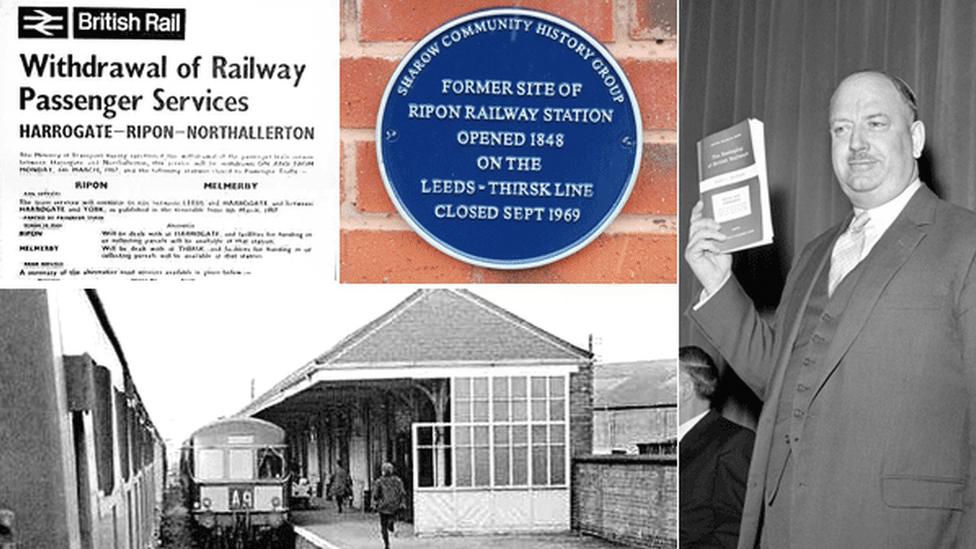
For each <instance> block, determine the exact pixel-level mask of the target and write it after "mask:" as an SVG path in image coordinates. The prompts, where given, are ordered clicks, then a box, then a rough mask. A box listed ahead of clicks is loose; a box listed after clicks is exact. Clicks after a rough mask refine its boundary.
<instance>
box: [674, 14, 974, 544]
mask: <svg viewBox="0 0 976 549" xmlns="http://www.w3.org/2000/svg"><path fill="white" fill-rule="evenodd" d="M679 13H680V37H679V42H680V46H679V63H680V126H679V131H680V139H679V141H680V145H679V147H680V160H679V164H680V178H679V179H680V182H679V200H680V208H679V211H680V221H679V224H680V233H681V234H680V240H681V252H682V254H683V261H682V262H681V264H680V268H679V278H680V293H681V298H680V302H681V305H680V307H681V309H682V316H681V320H680V324H681V327H680V339H681V345H682V348H681V361H680V362H681V374H682V376H684V375H686V374H687V376H688V381H687V394H688V397H687V402H688V403H689V404H688V405H687V409H688V410H689V411H690V410H695V411H698V410H700V411H699V412H698V413H697V414H693V415H691V416H688V415H687V414H682V425H681V426H680V427H679V438H680V442H679V454H680V465H679V467H680V469H681V472H680V475H681V478H680V500H681V504H680V505H681V511H680V516H679V523H680V534H679V538H680V541H679V544H680V546H681V547H704V546H708V547H718V546H721V547H736V546H737V547H740V548H749V549H751V548H754V547H763V548H767V547H769V548H778V547H801V548H807V547H895V548H898V547H904V548H908V547H911V548H917V547H931V548H935V547H955V548H962V547H973V546H976V537H974V536H976V510H974V509H973V505H974V486H976V459H974V447H976V421H974V417H976V416H974V414H976V365H974V363H976V319H974V316H973V307H974V305H976V271H974V261H976V214H974V213H973V211H972V210H973V208H974V206H976V186H974V175H976V163H974V162H976V161H974V158H976V154H974V153H976V147H974V143H976V141H974V133H973V131H972V127H971V126H972V123H973V114H974V112H976V99H974V95H973V93H972V90H973V84H974V78H976V72H974V57H973V51H974V46H976V43H974V40H976V39H974V35H973V32H972V30H973V28H974V24H976V6H974V5H973V4H972V3H971V2H961V1H950V0H946V1H886V0H863V1H852V2H847V1H843V2H841V1H838V2H801V1H790V0H763V1H749V2H746V1H743V2H718V1H707V0H701V1H700V0H683V1H682V2H681V3H680V10H679ZM747 119H755V120H758V121H761V122H762V124H763V127H764V134H765V139H764V147H763V152H764V156H765V166H762V167H761V168H760V169H761V170H764V171H765V174H766V176H767V178H768V193H769V196H768V198H767V200H768V203H769V211H770V213H769V215H770V217H771V222H772V227H771V233H772V234H771V243H769V244H766V245H762V246H758V247H754V248H750V249H746V250H743V251H738V252H734V253H728V252H724V251H722V250H723V249H724V247H723V243H724V242H726V241H727V240H729V239H730V238H731V237H730V236H729V235H730V234H733V233H732V232H730V230H729V229H730V225H735V224H736V221H735V220H736V219H738V218H742V219H745V218H746V217H748V216H750V215H752V212H754V211H755V208H751V207H750V204H755V203H756V202H754V201H753V202H750V201H749V200H747V199H746V198H743V196H745V195H743V196H739V197H738V198H737V197H733V196H729V197H722V196H719V195H718V194H716V193H710V194H707V195H706V190H709V189H712V188H714V185H715V184H716V182H715V181H713V180H711V179H708V176H709V174H707V173H704V172H703V171H701V170H700V169H699V166H700V165H701V166H705V165H708V164H718V165H721V164H725V163H730V165H731V163H732V162H734V161H736V160H738V159H739V158H740V157H744V155H748V154H750V150H748V149H746V148H744V147H741V146H740V147H728V148H726V149H725V150H722V151H721V152H720V153H718V154H716V155H711V156H708V157H703V156H700V153H701V152H702V148H701V146H700V145H699V144H700V143H702V142H703V140H704V142H705V143H710V142H711V141H710V140H711V139H712V138H713V136H714V135H715V134H717V133H718V132H721V131H723V130H725V129H726V128H731V127H733V126H735V125H736V124H739V123H741V122H743V121H744V120H747ZM706 152H707V150H706ZM723 155H724V156H723ZM755 157H756V159H757V160H758V158H759V154H758V148H757V154H756V155H755ZM743 189H744V193H749V192H757V193H758V192H759V189H750V188H743ZM733 198H736V199H737V200H738V202H733V201H732V199H733ZM702 201H710V202H712V203H710V204H707V205H706V204H703V203H702ZM733 206H734V207H733ZM717 207H718V208H720V211H732V212H733V214H732V215H728V216H725V217H726V218H725V219H716V216H715V215H713V214H710V213H708V212H714V211H716V208H717ZM681 383H682V399H681V401H680V402H681V410H682V411H683V410H685V409H686V405H685V402H686V399H685V396H684V395H685V392H686V390H685V381H684V378H682V381H681ZM706 433H708V434H709V438H707V440H701V436H702V435H703V434H706ZM749 437H754V441H755V442H754V444H753V445H752V448H751V454H750V452H747V451H746V448H748V446H749V445H748V444H743V442H742V441H744V440H746V439H747V438H749ZM686 442H687V444H686ZM686 446H687V448H686ZM692 453H694V455H692ZM686 460H688V461H690V460H694V462H695V463H697V464H698V465H696V466H695V467H688V468H686V467H685V463H686ZM704 464H708V466H704ZM709 482H713V483H714V490H712V492H711V494H712V495H711V496H710V497H709V496H708V495H707V492H708V487H707V486H705V485H703V484H707V483H709ZM736 525H738V528H736Z"/></svg>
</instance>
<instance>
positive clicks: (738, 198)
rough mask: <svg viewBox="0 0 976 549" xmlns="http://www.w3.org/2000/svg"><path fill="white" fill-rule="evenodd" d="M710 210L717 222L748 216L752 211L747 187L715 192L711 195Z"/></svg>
mask: <svg viewBox="0 0 976 549" xmlns="http://www.w3.org/2000/svg"><path fill="white" fill-rule="evenodd" d="M712 211H713V212H714V213H715V221H717V222H719V223H725V222H726V221H732V220H733V219H739V218H740V217H746V216H748V215H749V214H751V213H752V206H751V205H750V202H749V187H748V186H743V187H737V188H735V189H732V190H730V191H725V192H721V193H715V194H714V195H712Z"/></svg>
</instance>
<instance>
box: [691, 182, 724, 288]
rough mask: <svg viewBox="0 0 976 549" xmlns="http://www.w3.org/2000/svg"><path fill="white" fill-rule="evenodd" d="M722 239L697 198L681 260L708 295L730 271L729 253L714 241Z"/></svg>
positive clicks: (717, 228)
mask: <svg viewBox="0 0 976 549" xmlns="http://www.w3.org/2000/svg"><path fill="white" fill-rule="evenodd" d="M725 239H726V236H725V235H724V234H722V232H721V230H720V225H719V224H718V223H717V222H716V221H715V220H714V219H712V218H710V217H705V216H703V215H702V203H701V200H699V201H698V203H697V204H695V207H694V209H692V210H691V225H690V227H689V228H688V247H687V248H685V261H687V262H688V265H689V266H690V267H691V270H692V272H694V273H695V277H696V278H698V281H699V282H701V283H702V286H704V288H705V292H706V293H707V294H708V295H711V294H714V293H715V292H717V291H718V290H719V288H721V287H722V283H723V282H725V279H726V278H728V277H729V276H730V275H731V272H732V254H728V253H724V252H721V251H719V249H718V243H719V242H723V241H724V240H725Z"/></svg>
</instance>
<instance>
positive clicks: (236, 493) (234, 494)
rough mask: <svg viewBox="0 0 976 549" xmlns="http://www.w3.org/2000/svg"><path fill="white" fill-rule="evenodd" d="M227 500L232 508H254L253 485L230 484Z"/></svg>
mask: <svg viewBox="0 0 976 549" xmlns="http://www.w3.org/2000/svg"><path fill="white" fill-rule="evenodd" d="M227 502H228V507H230V509H231V510H232V511H233V510H236V509H254V487H253V486H229V487H228V488H227Z"/></svg>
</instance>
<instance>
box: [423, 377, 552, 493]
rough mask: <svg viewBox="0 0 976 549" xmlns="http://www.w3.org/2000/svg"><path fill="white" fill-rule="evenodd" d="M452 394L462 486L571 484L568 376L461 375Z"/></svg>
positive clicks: (458, 475) (457, 482) (459, 479)
mask: <svg viewBox="0 0 976 549" xmlns="http://www.w3.org/2000/svg"><path fill="white" fill-rule="evenodd" d="M452 394H453V395H454V398H453V403H454V406H453V410H454V416H453V419H454V426H453V428H454V430H455V436H456V440H455V451H456V465H457V471H456V473H457V474H456V484H457V486H468V487H479V486H527V485H529V484H531V485H533V486H564V485H565V484H566V483H567V478H566V428H567V423H566V416H567V413H566V405H567V403H566V377H565V376H499V377H492V378H488V377H459V378H455V379H454V387H453V391H452ZM489 411H490V413H489ZM421 471H423V463H422V464H421Z"/></svg>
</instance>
